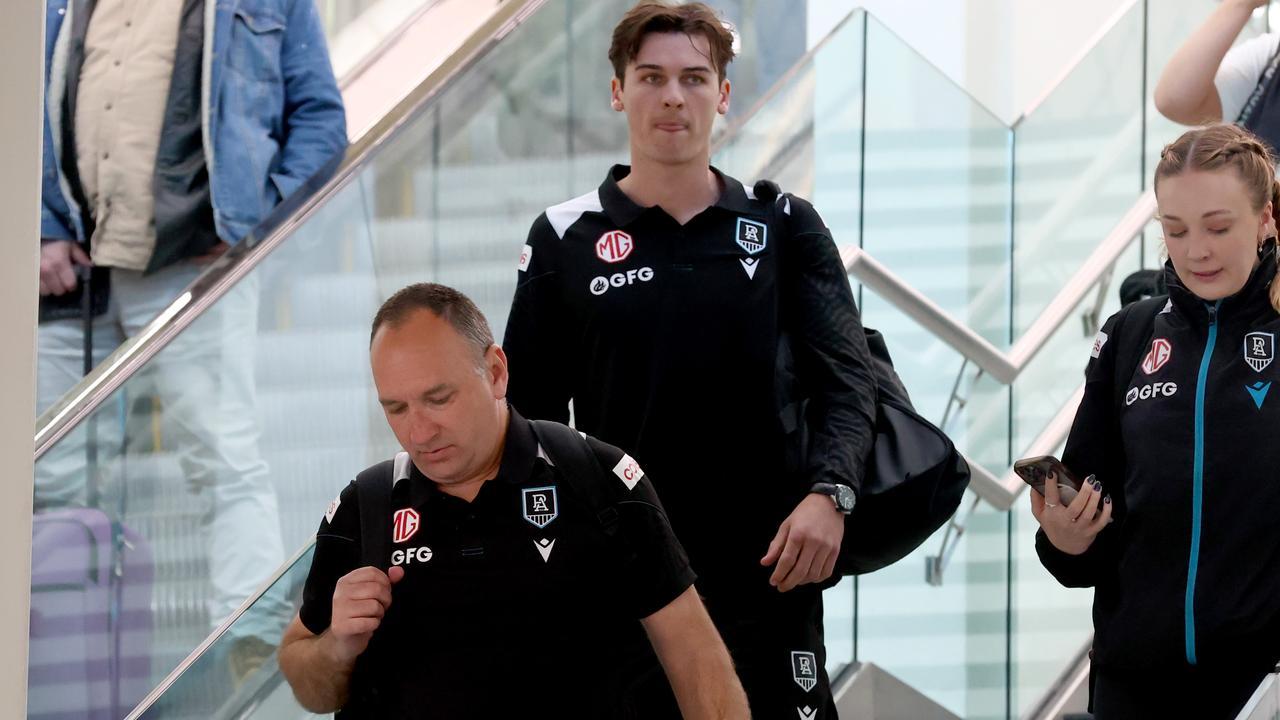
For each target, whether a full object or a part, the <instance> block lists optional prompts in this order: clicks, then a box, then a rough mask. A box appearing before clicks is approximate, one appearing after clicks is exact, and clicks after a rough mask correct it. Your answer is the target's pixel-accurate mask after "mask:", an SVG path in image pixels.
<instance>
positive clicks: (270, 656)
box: [141, 546, 328, 720]
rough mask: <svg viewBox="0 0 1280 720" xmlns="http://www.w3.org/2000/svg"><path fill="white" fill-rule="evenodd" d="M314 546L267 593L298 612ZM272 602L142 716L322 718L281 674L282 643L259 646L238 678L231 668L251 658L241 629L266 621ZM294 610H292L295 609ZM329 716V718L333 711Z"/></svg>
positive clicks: (253, 612) (249, 614) (254, 609)
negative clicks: (239, 638) (242, 644)
mask: <svg viewBox="0 0 1280 720" xmlns="http://www.w3.org/2000/svg"><path fill="white" fill-rule="evenodd" d="M314 549H315V548H314V546H312V547H309V548H307V550H306V552H304V553H303V554H302V555H301V557H299V558H298V560H297V562H295V563H293V564H292V565H291V566H290V567H289V568H288V570H287V571H286V572H285V573H284V574H283V575H282V576H281V577H280V579H278V580H277V581H276V582H275V583H273V584H272V586H271V588H270V589H269V590H268V591H267V593H266V594H265V595H264V599H267V598H269V599H270V601H271V602H273V603H274V604H278V605H283V606H285V607H288V608H290V609H291V611H292V612H297V610H298V608H299V607H300V606H301V605H302V586H303V584H304V583H305V582H306V579H307V571H308V570H310V568H311V556H312V553H313V551H314ZM265 605H267V602H263V601H259V602H257V603H254V604H253V605H252V606H250V607H249V609H248V610H246V611H245V613H244V615H242V616H241V617H240V618H239V619H238V620H237V621H236V623H235V624H234V625H232V626H231V628H230V629H229V630H228V631H227V632H226V633H224V634H223V635H222V636H221V637H220V638H218V639H217V640H216V641H214V643H213V644H212V645H210V646H209V648H208V649H207V650H205V652H204V653H203V654H202V655H200V657H198V658H197V659H196V660H195V662H193V663H192V664H191V665H190V666H189V667H187V668H186V669H185V670H184V671H183V673H182V674H181V675H180V676H178V678H177V679H176V680H175V681H174V684H173V685H171V686H170V687H169V689H168V690H166V691H165V693H164V695H162V696H161V697H160V698H159V699H158V700H157V701H156V703H155V704H154V705H152V706H151V707H150V708H148V709H147V711H146V712H145V713H143V714H142V715H141V717H142V718H146V719H147V720H160V718H163V719H164V720H186V719H187V718H190V719H191V720H196V718H200V719H204V718H237V720H248V719H249V718H264V719H265V718H271V719H272V720H284V719H285V718H291V719H292V718H297V719H299V720H301V718H311V717H316V716H315V715H312V714H311V713H309V712H307V711H306V710H303V709H302V707H301V706H299V705H298V701H297V700H295V699H294V697H293V691H292V690H290V688H289V685H288V683H286V682H285V681H284V676H283V675H281V674H280V666H279V664H278V661H277V657H276V650H277V648H276V642H275V641H273V642H272V643H271V644H269V645H266V646H262V647H261V648H258V649H257V650H258V652H257V653H256V654H255V655H254V656H253V658H252V668H250V669H249V670H248V672H247V673H246V674H245V675H244V677H243V678H242V679H240V680H238V681H233V679H232V678H231V676H230V675H229V674H228V672H227V668H228V667H233V666H238V665H241V664H243V663H246V662H249V659H248V656H247V654H246V653H245V651H244V648H243V647H238V646H237V636H238V635H237V628H238V627H239V626H240V625H242V624H254V623H257V622H261V620H262V619H263V618H262V617H261V616H262V615H263V614H264V609H263V608H264V606H265ZM291 614H292V613H291ZM325 717H328V716H327V715H326V716H325Z"/></svg>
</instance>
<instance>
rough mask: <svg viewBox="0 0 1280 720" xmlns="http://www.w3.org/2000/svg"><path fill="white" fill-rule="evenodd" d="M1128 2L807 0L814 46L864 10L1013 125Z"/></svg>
mask: <svg viewBox="0 0 1280 720" xmlns="http://www.w3.org/2000/svg"><path fill="white" fill-rule="evenodd" d="M1127 4H1128V2H1127V1H1126V0H1072V2H1045V1H1043V0H809V39H810V43H811V44H812V43H814V42H817V41H818V40H820V39H821V38H822V37H823V36H825V35H826V33H827V31H828V30H829V29H830V28H831V27H832V26H834V25H835V23H837V22H839V20H840V19H841V18H843V17H844V16H845V15H846V14H847V13H849V12H850V11H851V10H853V9H854V8H855V7H858V6H862V7H865V8H866V9H867V10H868V11H869V12H870V13H872V14H873V15H874V16H875V17H876V18H877V19H878V20H880V21H881V22H882V23H884V24H885V25H886V26H887V27H888V28H889V29H890V30H893V31H894V32H895V33H896V34H898V35H899V36H900V37H902V39H903V40H905V41H906V43H907V44H908V45H910V46H911V47H913V48H915V49H916V50H917V51H918V52H919V53H920V54H921V55H923V56H924V57H925V58H926V59H928V60H929V61H930V62H932V63H933V64H934V65H936V66H938V68H939V69H940V70H942V72H943V73H945V74H946V75H947V76H948V77H950V78H951V79H952V80H954V81H955V82H956V83H958V84H960V85H961V86H962V87H964V88H965V89H966V90H968V91H969V93H970V94H971V95H973V96H974V97H975V98H977V99H978V101H979V102H981V103H982V104H983V105H986V106H987V107H988V108H989V109H991V110H992V111H993V112H994V113H995V114H996V115H997V116H998V117H999V118H1000V119H1002V120H1004V121H1005V122H1006V123H1011V122H1013V121H1014V120H1015V119H1017V117H1018V116H1019V115H1020V114H1021V113H1022V111H1023V110H1024V109H1025V108H1026V107H1027V106H1028V105H1029V104H1030V103H1031V102H1033V101H1034V100H1035V99H1036V98H1037V97H1038V96H1039V95H1040V94H1041V93H1043V92H1044V91H1045V90H1046V89H1047V88H1048V87H1049V86H1050V85H1051V84H1052V83H1053V82H1054V80H1055V79H1057V77H1058V76H1059V75H1060V74H1061V73H1062V72H1063V70H1064V69H1065V68H1066V67H1067V66H1068V65H1069V64H1070V63H1071V61H1072V60H1073V59H1074V58H1075V57H1076V55H1077V54H1078V53H1079V52H1080V50H1081V48H1082V47H1084V45H1085V43H1087V42H1088V41H1089V39H1090V38H1092V37H1093V36H1094V35H1095V34H1096V33H1098V31H1099V30H1101V29H1102V27H1103V26H1104V25H1105V24H1106V23H1107V21H1108V20H1109V19H1110V18H1111V17H1113V16H1114V15H1115V14H1116V13H1117V12H1118V11H1119V10H1120V9H1122V8H1123V7H1124V6H1125V5H1127ZM1014 58H1017V62H1014V61H1013V59H1014Z"/></svg>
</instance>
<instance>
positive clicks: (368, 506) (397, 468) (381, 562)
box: [356, 452, 410, 572]
mask: <svg viewBox="0 0 1280 720" xmlns="http://www.w3.org/2000/svg"><path fill="white" fill-rule="evenodd" d="M409 463H410V459H409V453H407V452H400V453H396V456H395V459H393V460H384V461H382V462H380V463H378V464H377V465H374V466H373V467H371V468H368V469H366V470H365V471H363V472H361V473H360V474H359V475H357V476H356V497H357V498H358V502H359V504H360V565H361V566H362V567H376V568H378V569H379V570H382V571H383V572H386V571H387V568H389V567H390V564H389V560H390V554H389V553H388V552H387V551H388V550H389V549H390V548H391V524H392V520H391V490H392V489H393V488H394V487H395V484H396V480H397V479H399V478H405V477H408V476H409Z"/></svg>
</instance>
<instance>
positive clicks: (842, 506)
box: [809, 483, 858, 515]
mask: <svg viewBox="0 0 1280 720" xmlns="http://www.w3.org/2000/svg"><path fill="white" fill-rule="evenodd" d="M809 492H811V493H817V494H819V495H826V496H827V497H829V498H831V501H832V502H834V503H835V504H836V510H838V511H839V512H840V513H842V514H844V515H848V514H849V513H851V512H853V506H854V505H855V504H857V501H858V498H857V496H856V495H854V493H853V488H851V487H849V486H848V485H840V484H838V483H814V484H813V486H812V487H810V488H809Z"/></svg>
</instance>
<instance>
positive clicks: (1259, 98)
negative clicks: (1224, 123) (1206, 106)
mask: <svg viewBox="0 0 1280 720" xmlns="http://www.w3.org/2000/svg"><path fill="white" fill-rule="evenodd" d="M1277 69H1280V43H1277V44H1276V49H1275V50H1274V51H1273V52H1272V53H1271V59H1269V60H1267V64H1266V66H1264V67H1263V69H1262V74H1261V75H1259V76H1258V82H1257V83H1256V84H1254V86H1253V91H1252V92H1250V93H1249V99H1247V100H1245V103H1244V106H1243V107H1242V108H1240V114H1239V115H1238V116H1236V118H1235V123H1236V124H1237V125H1239V126H1240V127H1243V128H1248V129H1249V130H1254V129H1255V128H1256V127H1257V125H1258V121H1259V120H1260V119H1261V110H1262V107H1263V105H1265V101H1266V98H1267V96H1268V95H1270V94H1271V88H1272V86H1273V85H1274V84H1275V82H1276V71H1277ZM1224 120H1225V118H1224Z"/></svg>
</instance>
